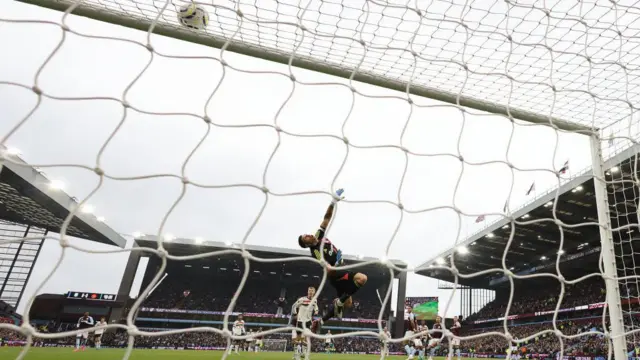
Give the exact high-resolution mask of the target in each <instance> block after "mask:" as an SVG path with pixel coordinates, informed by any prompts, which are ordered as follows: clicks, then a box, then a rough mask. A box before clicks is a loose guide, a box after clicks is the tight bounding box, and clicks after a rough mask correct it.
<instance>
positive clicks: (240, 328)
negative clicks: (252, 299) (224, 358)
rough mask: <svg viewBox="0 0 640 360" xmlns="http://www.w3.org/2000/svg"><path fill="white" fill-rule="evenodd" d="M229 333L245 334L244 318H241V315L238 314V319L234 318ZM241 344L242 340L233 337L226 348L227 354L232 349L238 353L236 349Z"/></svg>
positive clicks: (235, 334) (234, 334)
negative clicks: (227, 348)
mask: <svg viewBox="0 0 640 360" xmlns="http://www.w3.org/2000/svg"><path fill="white" fill-rule="evenodd" d="M231 334H233V336H242V335H244V334H246V331H245V330H244V320H243V319H242V315H238V319H236V321H234V322H233V327H232V328H231ZM241 344H242V340H236V339H234V340H233V341H232V342H231V346H230V347H229V350H228V351H229V354H231V350H232V349H233V350H234V351H235V353H236V354H238V349H239V347H240V345H241Z"/></svg>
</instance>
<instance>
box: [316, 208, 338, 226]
mask: <svg viewBox="0 0 640 360" xmlns="http://www.w3.org/2000/svg"><path fill="white" fill-rule="evenodd" d="M335 207H336V204H335V203H334V202H332V203H331V204H329V207H328V208H327V212H325V213H324V218H323V219H322V222H321V223H320V229H322V230H327V227H328V226H329V223H330V222H331V218H333V210H334V209H335Z"/></svg>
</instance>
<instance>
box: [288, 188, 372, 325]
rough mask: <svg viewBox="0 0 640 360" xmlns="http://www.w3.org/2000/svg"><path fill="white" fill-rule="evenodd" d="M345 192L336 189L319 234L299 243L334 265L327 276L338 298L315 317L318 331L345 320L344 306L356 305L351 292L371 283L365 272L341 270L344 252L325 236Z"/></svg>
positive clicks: (306, 236)
mask: <svg viewBox="0 0 640 360" xmlns="http://www.w3.org/2000/svg"><path fill="white" fill-rule="evenodd" d="M343 192H344V190H343V189H338V191H336V197H335V198H334V200H333V201H331V204H330V205H329V208H328V209H327V212H326V213H325V214H324V219H323V220H322V223H321V224H320V228H319V229H318V231H316V234H315V235H309V234H306V235H300V236H299V237H298V245H300V247H302V248H308V249H309V250H311V256H313V257H314V258H316V259H318V260H321V259H323V258H324V260H325V261H326V262H327V263H329V265H330V266H328V267H327V271H328V273H327V278H328V279H329V283H330V284H331V286H333V288H334V289H336V291H337V293H338V294H337V295H338V297H337V298H336V299H335V300H334V301H333V304H331V305H329V309H328V311H327V312H326V313H325V314H324V316H323V317H322V319H320V320H315V321H314V322H313V324H312V325H311V331H313V332H314V333H318V331H319V330H320V328H321V327H322V325H323V324H324V322H326V321H328V320H329V319H331V318H332V317H337V318H339V319H341V318H342V314H343V311H344V308H345V307H347V308H350V307H351V306H352V302H353V300H352V299H351V295H353V294H355V293H356V292H357V291H358V290H359V289H360V288H361V287H362V286H364V284H365V283H366V282H367V275H365V274H363V273H356V272H353V271H345V270H340V269H339V267H340V266H341V265H342V264H343V259H342V251H341V250H338V248H336V246H335V245H333V243H331V241H329V239H327V238H325V237H324V234H325V232H326V231H327V227H328V226H329V223H330V222H331V218H332V217H333V210H334V209H335V206H336V203H337V202H338V201H339V200H342V199H344V197H343V196H342V193H343Z"/></svg>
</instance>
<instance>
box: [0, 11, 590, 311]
mask: <svg viewBox="0 0 640 360" xmlns="http://www.w3.org/2000/svg"><path fill="white" fill-rule="evenodd" d="M0 13H1V14H2V15H1V16H2V17H3V18H10V19H40V20H50V21H55V22H59V19H60V16H61V14H60V13H58V12H54V11H49V10H45V9H41V8H37V7H34V6H28V5H24V4H20V3H16V2H6V1H5V2H3V3H2V4H1V5H0ZM68 25H69V26H70V27H71V28H73V29H74V30H76V31H78V32H82V33H85V34H92V35H103V36H110V37H113V38H119V39H131V40H133V41H136V42H139V43H142V44H144V43H146V33H144V32H140V31H135V30H131V29H127V28H123V27H117V26H114V25H109V24H105V23H100V22H96V21H93V20H88V19H84V18H75V17H71V18H69V19H68ZM61 35H62V32H61V30H60V28H59V27H56V26H54V25H48V24H43V23H41V24H17V23H7V22H0V48H2V49H5V50H8V51H5V52H3V55H2V56H1V57H0V69H2V70H3V71H2V72H1V73H0V81H5V82H15V83H20V84H24V85H27V86H32V85H33V84H34V78H35V75H36V72H37V71H38V69H40V67H41V66H42V64H43V63H44V61H45V59H46V58H47V56H48V55H49V54H51V53H52V51H53V50H54V48H55V47H56V46H57V44H58V43H59V42H60V40H61ZM151 43H152V44H153V46H154V49H155V51H156V53H155V54H154V55H153V61H152V62H151V65H150V66H149V68H148V69H147V70H146V71H145V72H144V74H143V75H142V76H141V78H140V79H139V80H138V81H137V82H136V83H135V85H134V86H133V87H132V88H131V89H130V90H129V92H128V94H127V97H126V98H127V101H128V102H129V103H131V104H133V105H134V106H135V107H137V108H138V109H142V110H144V111H147V112H153V113H155V114H142V113H140V112H138V111H133V110H131V109H130V110H128V111H127V112H126V120H125V121H124V124H123V125H122V127H121V128H120V129H119V130H118V131H117V132H116V133H115V136H114V137H113V139H112V140H111V142H110V143H109V145H108V146H107V147H106V149H105V151H104V153H103V154H102V156H101V157H100V158H99V162H100V167H101V168H102V169H104V171H105V172H106V173H107V174H109V175H111V176H116V177H120V178H128V177H136V176H143V175H154V176H155V177H150V178H149V179H145V180H135V181H133V180H126V179H124V180H120V181H114V180H108V179H107V180H105V182H104V184H103V185H102V187H101V188H100V189H99V191H98V192H97V193H96V194H95V195H94V196H93V197H92V198H91V199H90V200H89V203H90V204H91V205H92V206H93V207H94V208H95V212H96V215H99V216H104V217H105V219H106V223H107V224H108V225H109V226H111V227H113V228H114V229H116V230H117V231H118V232H121V233H125V234H132V233H133V232H135V231H140V232H143V233H147V234H156V233H157V232H158V228H159V226H160V223H161V221H162V219H163V217H164V216H165V215H166V214H167V212H168V210H169V208H170V207H171V206H172V204H173V203H174V202H175V201H176V199H177V198H178V196H179V195H180V192H181V190H182V184H181V182H180V181H179V180H178V179H176V178H167V177H160V176H159V175H163V174H174V175H180V174H181V167H182V166H183V165H184V164H185V161H186V159H187V157H188V156H189V154H190V152H191V151H192V150H193V149H194V148H195V147H196V145H197V144H198V142H199V141H200V140H201V139H203V137H204V136H205V134H206V132H207V125H206V124H205V123H204V122H203V121H202V119H200V118H198V117H196V116H187V115H167V113H190V114H194V115H197V116H202V115H203V114H204V109H205V104H206V102H207V99H208V98H209V96H210V95H211V94H212V92H213V90H214V88H215V87H216V85H217V84H218V82H219V81H220V80H221V78H222V75H223V71H222V67H221V65H220V63H219V62H217V61H215V60H212V59H205V58H200V59H193V58H192V59H186V58H175V57H186V56H192V57H197V56H200V57H210V58H219V56H220V51H219V50H217V49H212V48H208V47H203V46H199V45H194V44H191V43H186V42H183V41H178V40H174V39H169V38H164V37H160V36H155V35H154V36H152V38H151ZM159 53H162V54H164V55H171V56H174V58H169V57H166V56H159V55H158V54H159ZM150 56H151V54H150V52H149V51H148V50H146V49H145V48H144V47H142V46H140V44H134V43H132V42H125V41H122V40H101V39H95V38H84V37H80V36H77V35H75V34H71V33H67V34H66V36H65V39H64V42H63V45H62V47H61V48H60V50H59V51H58V52H57V53H56V55H55V56H54V57H53V59H52V60H51V62H50V63H49V64H48V65H47V66H46V67H45V68H44V69H43V71H42V73H41V74H40V76H39V78H38V86H39V87H40V88H41V89H42V90H43V91H44V92H45V93H47V94H49V95H53V96H56V97H59V98H67V99H68V98H73V97H85V98H87V97H89V98H92V99H90V100H52V99H48V98H43V99H42V102H41V103H40V105H39V106H38V107H37V109H36V111H35V112H34V113H33V115H31V116H30V117H29V119H28V120H27V121H26V122H25V123H24V125H23V126H22V127H21V128H20V129H19V130H18V131H17V132H16V133H15V134H14V135H13V136H11V137H10V138H8V139H7V141H6V145H8V146H13V147H16V148H18V149H20V150H21V151H22V153H23V158H24V159H25V160H26V161H28V162H30V163H32V164H83V165H87V166H90V167H93V166H96V161H97V160H98V158H97V154H98V152H99V150H100V148H101V147H102V146H103V145H104V144H105V142H106V141H107V139H108V137H109V136H110V134H111V133H113V132H114V131H115V129H116V126H118V123H119V122H120V120H121V119H122V118H123V114H124V111H123V106H122V105H121V103H120V102H117V101H113V100H99V99H97V98H98V97H102V98H106V97H112V98H116V99H122V98H123V92H124V91H125V89H126V88H127V86H128V85H130V84H131V83H132V81H133V80H134V79H135V77H136V76H137V75H138V74H140V73H141V71H142V69H144V67H145V66H146V64H147V63H148V62H149V60H150ZM224 57H225V60H226V61H227V62H228V63H229V64H231V65H232V66H234V67H236V68H240V69H246V70H252V71H266V72H270V73H269V74H256V73H247V72H238V71H234V70H232V69H229V68H227V69H226V71H225V72H224V79H223V81H222V85H221V87H220V89H219V90H218V91H217V92H216V94H215V96H213V99H212V101H211V102H210V103H209V106H208V107H207V108H206V111H207V113H208V114H209V116H210V117H211V118H212V119H213V121H214V122H215V123H217V124H220V125H240V124H243V125H254V126H248V127H242V128H222V127H218V126H213V127H211V129H210V133H209V134H208V136H207V137H206V138H205V140H204V142H203V143H202V145H201V146H200V147H199V149H198V150H197V151H196V152H195V154H194V155H193V157H192V158H191V159H190V161H189V162H188V164H187V165H186V168H185V174H186V176H187V177H188V178H189V180H191V181H193V182H195V183H199V184H206V185H226V184H253V185H256V186H266V187H267V188H268V189H269V190H270V191H271V192H273V193H275V194H288V193H294V192H305V191H330V190H331V183H332V180H333V179H334V178H336V177H337V178H336V181H335V186H336V187H343V188H345V190H346V192H345V195H346V196H347V199H348V200H357V201H365V200H369V201H374V200H377V201H382V200H384V201H390V202H393V203H398V202H401V203H402V204H403V206H404V207H405V209H407V210H410V211H418V210H423V211H422V212H420V213H417V214H410V213H408V212H405V213H404V214H403V216H402V223H401V224H400V229H399V231H398V233H397V235H396V236H395V238H394V239H393V242H392V245H391V248H390V251H389V257H390V258H396V259H402V260H405V261H407V262H409V263H411V264H413V265H419V264H421V263H423V262H425V261H428V260H431V259H433V258H434V257H436V256H437V255H438V254H439V253H441V252H443V251H445V250H447V249H449V248H451V247H453V246H455V244H456V243H457V242H459V241H462V240H463V239H464V238H466V237H467V236H468V235H470V234H472V233H473V232H474V231H476V230H477V229H478V228H480V227H482V226H484V225H486V224H484V223H481V224H476V223H475V218H476V216H477V215H478V214H481V213H491V212H493V213H498V212H501V211H502V208H503V206H504V203H505V201H506V200H507V198H508V197H509V195H510V200H509V201H510V204H511V206H510V207H511V209H512V210H514V209H516V208H517V207H518V205H521V204H523V203H524V202H526V201H529V200H532V199H533V197H534V196H535V195H536V194H540V193H541V192H542V191H543V190H545V189H548V188H550V187H552V186H554V184H556V183H557V179H556V177H555V176H554V175H553V173H552V172H551V171H550V170H552V169H556V170H557V169H559V168H560V167H562V165H563V163H564V162H565V161H567V160H569V161H570V166H571V168H570V173H576V172H577V171H579V170H581V169H583V168H585V167H587V166H588V164H589V159H590V153H589V148H588V140H587V138H585V137H583V136H581V135H575V134H566V133H559V132H555V131H553V130H551V129H549V128H546V127H541V126H531V125H526V126H522V125H520V124H516V125H515V126H513V125H512V124H511V123H510V122H509V121H508V119H506V118H504V117H500V116H494V115H487V114H484V115H482V116H480V115H473V114H466V116H464V117H463V114H462V113H461V112H460V111H459V110H458V109H457V108H456V107H455V106H452V105H448V104H443V103H438V102H435V101H432V100H429V99H424V98H414V100H415V102H416V104H417V105H414V106H411V105H409V104H408V103H407V101H406V100H400V99H399V98H401V97H403V96H404V94H402V93H398V92H393V91H390V90H385V89H381V88H376V87H373V86H370V85H366V84H362V83H355V87H356V88H357V90H358V93H357V94H355V97H354V99H355V101H353V102H352V93H351V92H350V91H349V90H348V89H347V88H345V87H344V86H338V85H326V84H325V85H315V86H310V85H302V84H301V82H305V83H312V84H320V83H329V82H334V83H345V80H343V79H339V78H335V77H331V76H328V75H324V74H319V73H313V72H310V71H306V70H301V69H296V68H294V69H293V72H294V74H295V76H296V79H297V80H298V83H296V84H295V90H294V91H293V95H292V97H291V100H290V101H289V102H287V103H286V106H284V108H283V109H282V111H281V112H280V113H279V115H278V116H277V123H278V125H279V126H280V127H281V128H282V129H285V130H286V131H288V132H291V133H296V134H301V135H312V134H315V135H318V134H325V135H333V136H338V137H341V136H342V133H341V131H342V130H341V128H342V127H343V126H344V134H345V136H346V137H347V138H348V139H349V141H350V142H351V143H352V144H356V145H360V146H383V145H395V146H399V145H400V144H402V145H403V146H405V147H406V148H408V149H410V150H411V151H413V152H416V153H423V154H443V155H440V156H414V155H409V156H408V162H407V161H406V159H405V154H404V153H403V152H402V151H401V150H399V149H396V148H390V147H386V148H375V149H374V148H368V149H358V148H355V147H349V148H348V150H347V146H346V145H345V144H344V143H343V142H342V141H340V140H338V139H336V138H331V137H326V136H325V137H300V136H297V137H296V136H290V135H286V134H281V135H280V146H279V148H278V150H277V152H276V153H275V156H274V157H273V160H272V162H271V164H270V165H269V166H268V167H266V165H267V161H268V159H269V157H270V156H271V154H272V152H273V151H274V148H275V146H276V144H277V142H278V134H277V132H276V131H275V130H274V129H273V128H270V127H260V126H256V125H258V124H270V125H273V124H274V119H275V118H276V115H277V114H278V109H279V108H280V107H281V106H282V105H283V104H284V103H285V101H286V99H287V97H288V96H289V94H290V93H291V90H292V82H291V80H289V78H288V77H286V76H283V74H284V75H286V74H288V71H289V70H288V68H287V67H286V66H283V65H279V64H275V63H271V62H267V61H263V60H258V59H254V58H249V57H246V56H240V55H236V54H233V53H228V52H227V53H225V54H224ZM373 95H377V96H391V95H392V96H396V97H399V98H376V97H372V96H373ZM36 101H37V97H36V95H35V94H34V93H33V92H31V91H28V90H25V89H23V88H19V87H16V86H9V85H2V84H0V112H1V113H2V121H0V136H5V134H7V133H8V132H9V131H10V130H12V129H13V128H14V127H15V126H16V125H17V124H18V122H19V121H20V120H21V119H22V118H23V117H24V116H25V115H26V114H27V113H28V112H29V111H30V110H31V109H33V108H34V106H35V104H36ZM435 105H439V106H435ZM350 110H351V111H350ZM475 113H478V112H477V111H476V112H475ZM345 121H346V124H345ZM407 121H409V123H408V126H407V129H406V132H405V134H404V138H403V139H402V141H401V134H402V129H403V127H404V126H405V123H406V122H407ZM458 156H462V157H463V159H464V162H461V161H460V160H459V159H458V158H457V157H458ZM345 158H346V161H345ZM507 160H508V161H509V162H511V163H512V164H513V165H514V166H516V167H517V168H519V169H525V171H518V170H512V169H510V168H509V166H508V165H507V164H506V161H507ZM343 162H344V167H343V168H342V169H341V165H342V164H343ZM472 163H473V164H478V163H483V164H479V165H472ZM542 169H547V171H543V170H542ZM405 171H406V173H405V174H404V181H401V179H402V177H403V172H405ZM45 173H46V174H47V176H48V177H49V178H51V179H58V180H62V181H64V183H65V184H66V188H65V191H67V192H68V193H69V194H70V195H72V196H76V197H78V198H83V197H86V196H87V195H88V194H89V193H90V192H91V191H92V189H94V188H95V186H97V182H98V176H97V175H96V174H94V173H92V172H90V171H87V170H80V169H70V168H60V167H58V168H56V167H53V168H47V169H45ZM263 177H264V181H265V182H264V183H263ZM534 181H535V183H536V191H535V193H534V194H532V195H530V196H528V197H527V196H526V195H525V193H526V192H527V190H528V189H529V187H530V186H531V184H532V182H534ZM456 186H457V188H456ZM264 200H265V196H264V194H263V193H262V192H261V191H259V190H257V189H255V188H250V187H237V188H228V189H204V188H199V187H195V186H189V187H188V189H187V192H186V195H185V197H184V198H183V199H182V200H181V201H180V203H179V204H178V206H177V207H176V209H175V210H174V211H173V213H172V214H171V215H170V217H169V218H168V221H167V223H166V227H165V232H166V233H171V234H174V235H176V236H179V237H186V238H188V237H196V236H201V237H203V238H205V239H210V240H217V241H232V242H240V241H242V239H243V237H244V235H245V233H246V231H247V229H248V227H249V226H250V224H251V223H252V222H253V221H254V219H255V218H256V217H257V216H258V213H259V211H260V208H261V207H262V205H263V203H264ZM329 200H330V198H329V196H328V195H319V194H316V195H297V196H274V195H269V197H268V205H267V207H266V209H265V211H264V213H263V214H262V216H261V217H260V220H259V221H258V224H257V226H256V227H255V229H254V231H253V232H252V233H251V234H250V235H249V237H248V238H247V243H248V244H260V245H265V246H278V247H288V248H295V247H296V242H295V240H294V239H295V237H296V236H297V235H298V234H300V233H304V232H311V231H313V230H314V229H315V228H316V227H317V226H318V224H319V222H320V220H321V219H322V216H323V214H324V210H325V208H326V205H327V203H328V202H329ZM454 206H455V207H456V208H458V209H460V210H461V211H462V212H464V213H466V214H469V216H465V217H463V221H462V222H461V223H460V222H459V221H458V214H457V213H456V212H455V211H454V210H453V209H452V208H451V207H454ZM446 207H449V208H446ZM400 213H401V212H400V210H399V209H398V207H397V206H394V205H392V204H389V203H358V204H353V203H348V202H345V203H343V204H341V205H340V207H339V212H338V215H337V217H336V218H335V220H334V222H333V225H332V228H331V231H330V236H329V237H330V238H331V239H332V240H333V241H334V242H335V243H336V244H337V245H338V246H339V247H341V248H342V249H343V251H344V252H345V253H349V254H362V255H365V256H374V257H380V256H382V255H383V254H384V253H385V249H386V247H387V245H388V244H389V242H390V241H391V239H392V236H393V233H394V231H395V229H396V227H397V226H398V224H399V223H400ZM488 219H489V220H491V219H495V217H494V218H492V217H489V218H488ZM458 234H460V238H458ZM78 241H80V240H78ZM81 242H82V244H83V246H85V247H87V248H95V249H105V248H108V247H107V246H101V245H96V244H93V243H91V242H88V241H84V240H82V241H81ZM59 255H60V249H59V246H58V244H57V243H56V242H53V241H48V242H47V243H46V244H45V248H44V250H43V251H42V253H41V255H40V259H39V261H38V263H37V266H36V268H35V270H34V272H33V274H32V277H31V281H30V283H29V285H28V289H27V291H26V292H25V296H33V295H34V290H35V288H36V286H37V284H39V283H41V282H42V281H43V279H44V276H45V275H46V274H47V273H48V272H50V271H51V267H52V265H53V263H54V262H55V260H56V259H57V258H58V257H59ZM67 255H68V256H67V257H66V258H65V260H64V263H63V264H62V266H61V267H60V268H59V269H58V271H57V272H56V274H55V275H54V277H53V278H52V279H51V280H50V281H49V282H48V283H47V284H45V286H44V288H43V290H42V291H43V292H46V293H63V292H66V291H68V290H71V289H73V290H81V291H83V290H84V291H100V292H107V293H109V292H115V291H116V290H117V287H118V285H119V281H120V278H121V274H122V272H123V268H124V264H125V262H126V259H127V255H126V254H117V255H87V254H82V253H77V252H75V251H70V252H69V254H67ZM407 291H408V295H410V296H411V295H413V296H439V297H440V298H441V310H440V311H441V312H443V311H444V307H445V303H446V301H447V300H448V297H449V294H450V292H449V291H440V290H438V289H437V282H436V281H434V280H430V279H426V278H423V277H420V276H416V275H412V276H410V277H409V286H408V290H407ZM458 301H459V300H458V298H457V297H455V299H454V300H453V302H452V305H451V306H450V309H449V312H448V313H447V315H453V314H457V313H458V309H459V305H458ZM23 305H24V302H23ZM20 310H22V309H20Z"/></svg>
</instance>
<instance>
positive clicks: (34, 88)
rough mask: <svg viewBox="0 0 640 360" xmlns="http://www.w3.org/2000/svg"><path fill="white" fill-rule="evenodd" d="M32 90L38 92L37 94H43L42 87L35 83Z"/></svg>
mask: <svg viewBox="0 0 640 360" xmlns="http://www.w3.org/2000/svg"><path fill="white" fill-rule="evenodd" d="M31 91H33V92H34V93H36V95H42V89H40V88H39V87H38V86H37V85H33V86H32V87H31Z"/></svg>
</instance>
